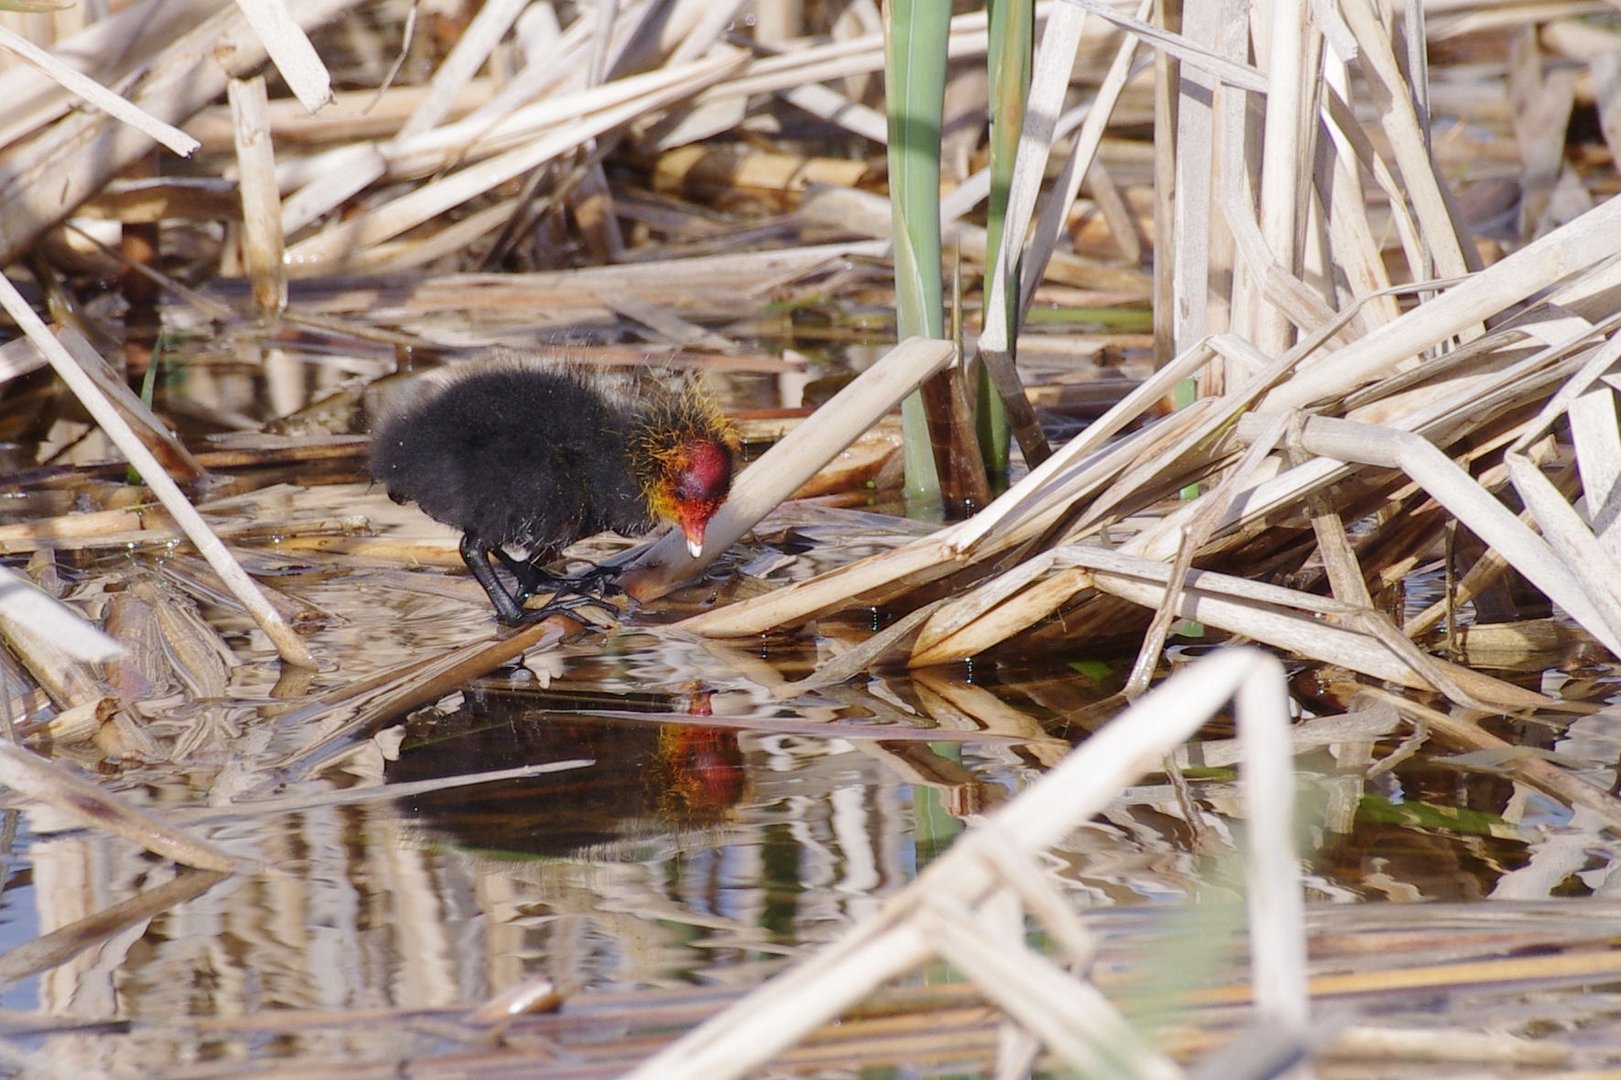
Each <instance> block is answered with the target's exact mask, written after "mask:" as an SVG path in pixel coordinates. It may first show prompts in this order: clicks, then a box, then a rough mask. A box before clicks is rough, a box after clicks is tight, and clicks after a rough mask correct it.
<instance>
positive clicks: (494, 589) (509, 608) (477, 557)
mask: <svg viewBox="0 0 1621 1080" xmlns="http://www.w3.org/2000/svg"><path fill="white" fill-rule="evenodd" d="M490 550H491V549H490V546H489V545H488V544H486V543H485V542H484V541H482V540H475V539H474V538H473V537H472V535H471V534H469V533H463V534H462V543H461V553H462V562H464V563H466V564H467V569H468V570H469V571H471V572H472V575H473V580H474V581H477V582H478V583H479V584H480V585H482V586H484V593H485V595H487V596H488V597H489V598H490V603H492V604H494V605H495V615H496V618H498V619H500V620H501V621H502V622H504V623H506V624H507V625H508V626H517V625H518V624H519V623H521V622H523V621H524V610H523V606H522V605H521V604H520V603H519V602H518V598H517V597H515V596H513V595H512V594H511V593H509V592H507V590H506V586H504V585H502V584H501V580H500V579H499V578H497V577H496V576H495V567H493V566H491V565H490ZM496 550H497V551H499V550H500V549H496ZM501 554H502V555H505V552H502V553H501Z"/></svg>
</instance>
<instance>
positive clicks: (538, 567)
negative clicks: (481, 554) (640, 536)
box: [490, 547, 623, 600]
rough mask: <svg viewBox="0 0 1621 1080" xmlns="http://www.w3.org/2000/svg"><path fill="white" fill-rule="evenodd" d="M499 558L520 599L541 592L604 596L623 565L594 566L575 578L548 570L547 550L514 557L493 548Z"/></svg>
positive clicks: (492, 550) (497, 559)
mask: <svg viewBox="0 0 1621 1080" xmlns="http://www.w3.org/2000/svg"><path fill="white" fill-rule="evenodd" d="M490 551H491V552H492V553H493V554H494V555H495V558H496V561H497V562H499V563H500V564H501V565H502V566H504V567H506V568H507V570H508V572H510V573H511V574H512V576H513V578H514V579H516V581H517V582H518V598H519V599H520V600H524V599H527V598H529V597H531V596H533V595H535V594H536V593H538V592H552V593H559V594H562V593H567V594H569V595H572V596H602V595H604V594H605V593H606V592H607V590H608V587H609V585H610V584H611V583H612V581H613V579H614V578H616V577H618V576H619V574H620V573H621V571H622V569H623V568H622V567H618V566H592V567H591V569H589V570H587V571H586V572H585V573H583V574H580V575H578V576H576V577H569V576H568V575H566V574H554V573H552V572H551V571H549V570H547V569H546V567H545V565H544V563H545V562H546V560H547V559H548V557H549V554H550V553H548V552H542V553H540V554H538V555H536V556H535V557H534V558H533V559H530V560H527V561H525V560H520V559H514V558H513V557H512V556H511V555H508V554H507V553H506V551H505V550H504V549H502V548H499V547H495V548H491V549H490Z"/></svg>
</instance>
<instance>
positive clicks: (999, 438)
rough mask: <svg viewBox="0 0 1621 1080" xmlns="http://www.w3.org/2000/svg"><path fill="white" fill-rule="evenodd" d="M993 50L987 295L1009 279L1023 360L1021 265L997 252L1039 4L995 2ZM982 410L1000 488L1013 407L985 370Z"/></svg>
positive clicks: (1013, 330) (980, 420)
mask: <svg viewBox="0 0 1621 1080" xmlns="http://www.w3.org/2000/svg"><path fill="white" fill-rule="evenodd" d="M988 8H989V11H990V16H991V18H990V49H989V51H987V53H986V54H985V63H986V68H987V72H988V74H989V80H990V96H991V101H990V104H991V117H990V119H991V130H990V151H991V196H990V201H989V203H988V204H987V206H986V221H985V226H986V233H987V236H986V243H985V251H986V257H987V259H988V261H987V263H986V265H985V285H984V290H983V291H984V294H985V296H986V298H987V299H989V297H990V295H991V282H992V281H993V280H995V275H997V274H1005V275H1007V277H1008V284H1007V290H1006V292H1005V293H1004V300H1005V306H1006V312H1005V314H1006V315H1007V324H1006V325H1007V327H1008V352H1009V355H1010V357H1011V358H1013V359H1015V360H1017V358H1018V357H1017V351H1016V348H1017V347H1016V342H1017V340H1018V326H1019V318H1018V313H1019V263H1018V260H1013V262H1012V265H1011V266H1001V265H999V263H998V262H997V254H998V252H999V251H1000V250H1001V245H1002V227H1003V224H1004V222H1005V220H1006V218H1007V203H1008V188H1009V186H1010V185H1011V184H1012V182H1013V162H1014V161H1015V160H1016V159H1017V158H1018V154H1019V134H1020V132H1021V131H1022V130H1023V128H1024V110H1025V106H1026V104H1027V103H1028V101H1029V98H1030V62H1031V53H1032V52H1033V51H1034V44H1035V3H1034V0H990V2H989V4H988ZM978 396H979V411H978V414H977V427H978V435H979V448H980V452H981V453H982V454H983V455H984V458H985V471H986V472H987V473H988V474H989V475H990V477H991V483H992V485H993V487H994V485H996V484H998V483H1000V482H1001V481H1003V480H1005V479H1006V477H1007V469H1008V458H1009V454H1008V447H1009V441H1010V440H1009V434H1010V433H1009V428H1008V422H1007V409H1006V408H1005V407H1004V406H1003V404H1002V397H1001V395H1000V394H998V393H997V392H996V387H995V386H994V385H993V384H992V383H991V376H990V372H988V371H987V370H986V369H985V367H984V366H983V365H981V366H980V369H979V395H978Z"/></svg>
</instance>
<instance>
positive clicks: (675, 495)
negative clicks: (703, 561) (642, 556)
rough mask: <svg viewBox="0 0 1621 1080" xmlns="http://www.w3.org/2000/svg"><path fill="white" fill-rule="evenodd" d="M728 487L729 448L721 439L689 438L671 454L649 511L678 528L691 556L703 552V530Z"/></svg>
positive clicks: (655, 489)
mask: <svg viewBox="0 0 1621 1080" xmlns="http://www.w3.org/2000/svg"><path fill="white" fill-rule="evenodd" d="M731 490H732V448H731V446H730V445H729V444H728V443H727V441H726V440H725V439H722V438H714V437H707V436H706V437H703V438H697V439H693V440H692V441H690V442H688V443H686V444H684V445H683V446H681V447H680V448H679V449H678V450H677V451H676V452H675V453H673V454H671V455H670V457H669V458H668V459H667V461H666V463H665V469H664V474H663V476H662V477H661V480H660V482H659V483H658V484H656V485H655V486H654V490H653V492H652V510H653V512H654V513H655V514H657V515H658V516H659V517H662V518H668V519H670V520H672V521H674V522H675V523H676V524H677V525H679V526H680V527H681V532H682V534H683V535H685V536H686V538H687V550H688V551H689V552H691V553H692V557H693V558H695V559H696V558H697V557H698V556H700V555H702V554H703V550H704V530H705V529H706V528H707V527H708V525H709V519H710V518H712V517H714V516H715V511H717V510H719V509H720V506H721V503H723V502H725V501H726V496H727V495H728V494H730V493H731Z"/></svg>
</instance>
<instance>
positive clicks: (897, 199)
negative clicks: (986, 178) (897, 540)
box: [884, 0, 951, 505]
mask: <svg viewBox="0 0 1621 1080" xmlns="http://www.w3.org/2000/svg"><path fill="white" fill-rule="evenodd" d="M886 10H887V13H888V16H889V18H888V25H887V27H886V29H887V34H886V35H885V42H884V80H885V81H884V86H885V99H886V102H887V106H888V110H889V202H890V209H891V213H892V214H893V216H894V233H895V324H896V333H897V334H898V335H899V337H901V338H902V339H905V338H908V337H913V336H918V335H920V336H923V337H932V338H940V337H944V336H945V311H944V303H943V298H942V286H941V278H940V128H941V124H942V117H943V113H944V108H945V87H946V40H947V38H948V36H949V33H950V28H951V5H950V4H945V3H941V2H940V0H891V3H890V4H889V5H887V8H886ZM901 424H902V431H903V435H904V439H905V447H904V451H903V452H904V460H905V464H906V497H907V500H908V501H909V502H912V503H914V504H916V503H922V504H929V505H933V504H938V503H939V501H940V477H939V473H938V471H937V470H936V468H935V464H934V453H933V450H932V449H931V448H930V445H929V429H928V422H927V420H926V418H925V416H924V411H923V397H922V395H921V394H919V393H913V394H912V395H910V396H909V397H908V398H907V399H906V400H905V402H903V403H902V405H901Z"/></svg>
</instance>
